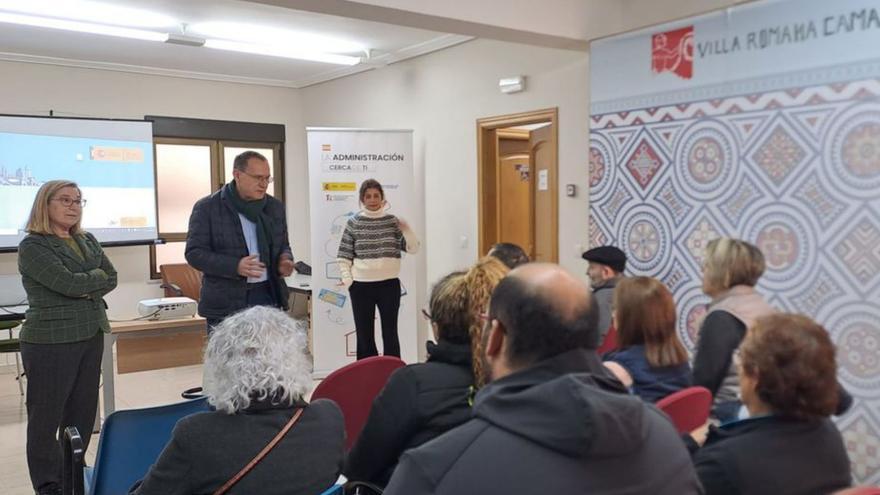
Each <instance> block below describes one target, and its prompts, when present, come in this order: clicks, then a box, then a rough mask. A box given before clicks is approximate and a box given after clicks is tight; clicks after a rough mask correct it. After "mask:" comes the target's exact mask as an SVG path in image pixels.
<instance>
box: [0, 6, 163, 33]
mask: <svg viewBox="0 0 880 495" xmlns="http://www.w3.org/2000/svg"><path fill="white" fill-rule="evenodd" d="M0 10H5V11H15V12H18V13H23V14H32V15H39V16H46V17H54V18H59V19H69V20H77V21H86V22H98V23H101V24H110V25H115V26H132V27H144V28H146V27H152V28H157V27H174V26H178V25H179V24H180V23H179V22H178V21H177V20H176V19H174V18H173V17H169V16H167V15H164V14H160V13H158V12H152V11H149V10H141V9H135V8H131V7H121V6H118V5H113V4H111V3H100V2H92V1H89V0H0Z"/></svg>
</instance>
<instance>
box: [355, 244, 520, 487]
mask: <svg viewBox="0 0 880 495" xmlns="http://www.w3.org/2000/svg"><path fill="white" fill-rule="evenodd" d="M507 271H508V270H507V267H506V266H504V264H502V263H501V262H500V261H498V260H497V259H495V258H493V257H489V256H487V257H485V258H483V259H482V260H480V261H479V262H477V264H476V265H474V266H473V267H472V268H471V269H470V270H468V271H467V272H454V273H451V274H449V275H447V276H446V277H444V278H442V279H441V280H440V281H439V282H437V284H436V285H435V286H434V288H433V290H432V291H431V298H430V301H429V309H428V311H429V312H424V313H425V317H427V318H428V319H429V320H430V322H431V328H432V329H433V331H434V339H435V340H436V341H437V343H436V344H435V343H433V342H428V361H427V362H426V363H420V364H413V365H409V366H406V367H404V368H401V369H399V370H397V371H395V372H394V374H393V375H391V378H390V379H389V380H388V383H387V384H386V385H385V388H384V389H383V390H382V392H381V393H380V394H379V396H378V397H377V398H376V400H375V401H374V402H373V407H372V408H371V409H370V416H369V418H368V419H367V422H366V425H365V426H364V429H363V430H362V431H361V434H360V436H359V437H358V439H357V442H355V445H354V447H352V449H351V452H350V453H349V454H348V457H347V459H346V463H345V468H344V469H343V473H344V474H345V476H346V477H347V478H348V479H350V480H353V481H366V482H369V483H372V484H374V485H378V486H385V485H386V484H387V483H388V479H389V478H390V477H391V472H392V471H393V470H394V467H395V466H396V465H397V460H398V458H399V457H400V455H401V454H402V453H403V451H404V450H407V449H411V448H413V447H417V446H419V445H421V444H423V443H425V442H427V441H428V440H431V439H432V438H434V437H436V436H438V435H440V434H442V433H444V432H446V431H448V430H451V429H452V428H455V427H456V426H458V425H460V424H462V423H464V422H465V421H467V420H469V419H470V417H471V406H470V401H471V395H472V391H473V389H474V387H475V386H479V384H480V383H481V382H482V380H481V379H480V378H479V377H480V376H481V375H482V374H483V373H482V359H481V358H480V356H481V354H480V350H481V349H482V347H481V346H480V343H481V341H480V337H481V332H480V330H481V324H482V321H481V320H480V314H482V313H483V312H484V311H485V310H486V309H487V306H488V303H489V295H490V294H491V293H492V290H493V289H494V288H495V286H496V285H498V282H500V281H501V279H502V278H504V276H505V275H506V274H507ZM472 349H474V350H476V351H477V354H476V357H477V359H474V357H475V355H474V354H473V353H472ZM475 377H477V378H476V379H475Z"/></svg>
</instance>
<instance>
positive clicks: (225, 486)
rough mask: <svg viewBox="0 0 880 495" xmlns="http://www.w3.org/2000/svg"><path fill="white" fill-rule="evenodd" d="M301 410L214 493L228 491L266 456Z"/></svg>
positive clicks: (302, 408) (297, 417)
mask: <svg viewBox="0 0 880 495" xmlns="http://www.w3.org/2000/svg"><path fill="white" fill-rule="evenodd" d="M303 410H305V407H301V408H299V409H297V411H296V413H294V415H293V417H291V418H290V421H288V422H287V424H286V425H284V428H281V431H279V432H278V434H277V435H275V438H273V439H272V441H271V442H269V443H268V444H267V445H266V446H265V447H263V450H261V451H260V453H259V454H257V455H256V457H254V458H253V459H251V462H249V463H247V465H246V466H245V467H243V468H241V471H239V472H238V474H236V475H235V476H233V477H232V478H230V479H229V481H227V482H226V483H224V484H223V486H221V487H220V488H218V489H217V491H216V492H214V495H223V494H224V493H226V492H228V491H229V489H230V488H232V486H233V485H235V484H236V483H238V482H239V481H240V480H241V479H242V478H244V477H245V475H247V474H248V473H249V472H251V469H253V468H254V466H256V465H257V464H258V463H259V462H260V461H262V460H263V458H264V457H266V455H267V454H268V453H269V452H270V451H271V450H272V449H273V448H275V446H276V445H278V442H280V441H281V439H282V438H284V435H287V432H288V431H290V429H291V428H293V425H294V424H296V422H297V421H298V420H299V417H300V416H302V413H303Z"/></svg>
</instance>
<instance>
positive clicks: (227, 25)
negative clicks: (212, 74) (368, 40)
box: [0, 0, 366, 54]
mask: <svg viewBox="0 0 880 495" xmlns="http://www.w3.org/2000/svg"><path fill="white" fill-rule="evenodd" d="M0 1H2V0H0ZM187 31H188V33H190V34H196V35H199V36H202V37H204V38H216V39H221V40H230V41H239V42H241V43H248V44H253V45H273V46H296V47H300V48H302V47H305V48H307V51H313V52H320V53H344V54H354V53H363V52H364V51H365V50H366V47H365V46H363V45H362V44H360V43H355V42H352V41H348V40H344V39H339V38H334V37H330V36H323V35H319V34H312V33H304V32H301V31H293V30H290V29H283V28H277V27H273V26H264V25H257V24H248V23H240V22H226V21H209V22H199V23H196V24H192V25H188V26H187Z"/></svg>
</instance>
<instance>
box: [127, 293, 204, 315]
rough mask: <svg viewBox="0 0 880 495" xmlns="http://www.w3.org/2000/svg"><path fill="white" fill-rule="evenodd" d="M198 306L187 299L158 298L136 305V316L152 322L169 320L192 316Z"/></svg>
mask: <svg viewBox="0 0 880 495" xmlns="http://www.w3.org/2000/svg"><path fill="white" fill-rule="evenodd" d="M198 307H199V306H198V304H197V303H196V302H195V301H193V300H192V299H190V298H188V297H160V298H159V299H144V300H143V301H141V302H139V303H138V314H140V315H141V316H142V317H145V318H147V317H148V318H149V319H152V320H170V319H172V318H184V317H187V316H194V315H195V314H196V310H197V309H198Z"/></svg>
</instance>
